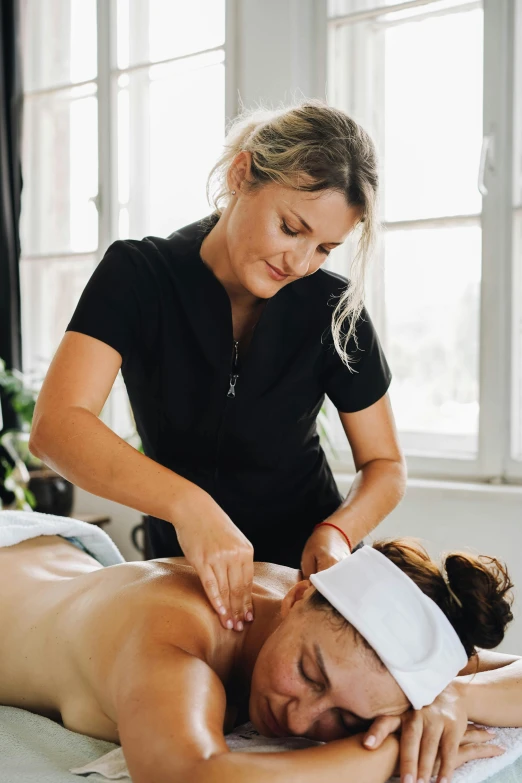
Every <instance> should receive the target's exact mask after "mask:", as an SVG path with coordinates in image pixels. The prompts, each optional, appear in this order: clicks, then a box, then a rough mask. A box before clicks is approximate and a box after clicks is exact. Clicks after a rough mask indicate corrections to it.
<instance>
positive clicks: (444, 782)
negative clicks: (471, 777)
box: [440, 778, 448, 783]
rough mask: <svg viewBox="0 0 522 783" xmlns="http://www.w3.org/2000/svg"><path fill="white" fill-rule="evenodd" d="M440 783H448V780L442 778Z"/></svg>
mask: <svg viewBox="0 0 522 783" xmlns="http://www.w3.org/2000/svg"><path fill="white" fill-rule="evenodd" d="M440 783H448V778H441V780H440Z"/></svg>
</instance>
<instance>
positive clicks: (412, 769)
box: [400, 713, 429, 783]
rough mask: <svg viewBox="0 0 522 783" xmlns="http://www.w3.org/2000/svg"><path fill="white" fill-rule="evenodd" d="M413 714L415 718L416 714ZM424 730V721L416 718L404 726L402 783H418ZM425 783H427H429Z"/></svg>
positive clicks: (402, 736)
mask: <svg viewBox="0 0 522 783" xmlns="http://www.w3.org/2000/svg"><path fill="white" fill-rule="evenodd" d="M411 714H412V716H415V713H411ZM423 729H424V727H423V722H422V720H416V719H415V717H413V718H412V719H411V720H408V722H407V723H405V724H404V725H403V729H402V734H401V745H400V770H401V781H403V782H404V783H414V781H417V762H418V759H419V751H420V745H421V740H422V732H423ZM428 780H429V778H428ZM424 783H427V781H425V782H424Z"/></svg>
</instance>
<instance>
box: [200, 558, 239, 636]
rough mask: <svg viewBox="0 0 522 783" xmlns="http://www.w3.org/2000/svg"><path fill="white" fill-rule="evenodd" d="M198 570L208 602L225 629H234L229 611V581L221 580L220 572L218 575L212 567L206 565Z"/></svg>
mask: <svg viewBox="0 0 522 783" xmlns="http://www.w3.org/2000/svg"><path fill="white" fill-rule="evenodd" d="M196 570H197V571H198V576H199V578H200V579H201V584H202V585H203V590H204V591H205V593H206V595H207V598H208V600H209V601H210V603H211V604H212V607H213V608H214V610H215V611H216V612H217V613H218V615H219V617H220V619H221V624H222V625H223V627H224V628H232V627H233V623H232V620H231V618H230V611H229V603H228V583H227V580H226V579H224V578H223V577H221V579H220V578H219V573H220V572H219V571H218V572H217V573H216V571H215V570H214V569H213V568H211V566H209V565H206V564H205V565H203V566H202V567H201V568H200V569H196ZM228 623H229V624H228Z"/></svg>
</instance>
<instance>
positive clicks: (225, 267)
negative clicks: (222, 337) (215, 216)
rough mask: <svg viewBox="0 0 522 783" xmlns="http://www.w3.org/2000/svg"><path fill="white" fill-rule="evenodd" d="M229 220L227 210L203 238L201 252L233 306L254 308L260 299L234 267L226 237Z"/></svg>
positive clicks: (244, 308) (205, 262)
mask: <svg viewBox="0 0 522 783" xmlns="http://www.w3.org/2000/svg"><path fill="white" fill-rule="evenodd" d="M227 222H228V220H227V215H226V210H225V212H224V213H223V214H222V216H221V217H220V218H219V220H218V222H217V223H216V225H215V226H214V228H213V229H212V230H211V231H210V233H208V234H207V236H206V237H205V239H204V240H203V242H202V244H201V248H200V251H199V254H200V257H201V260H202V261H203V263H204V264H205V265H206V266H208V267H209V269H211V270H212V272H213V274H214V276H215V277H216V278H217V279H218V280H219V282H220V283H221V285H222V286H223V288H224V289H225V291H226V292H227V294H228V296H229V299H230V301H231V303H232V306H233V307H237V308H238V309H240V310H252V309H253V308H254V307H256V305H258V304H259V302H260V300H259V299H258V297H256V296H254V294H252V293H251V292H250V291H248V289H246V288H245V287H244V286H243V285H242V284H241V283H240V281H239V280H238V278H237V276H236V274H235V273H234V271H233V269H232V266H231V263H230V254H229V252H228V245H227V237H226V228H227ZM261 301H262V300H261Z"/></svg>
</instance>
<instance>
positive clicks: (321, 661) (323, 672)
mask: <svg viewBox="0 0 522 783" xmlns="http://www.w3.org/2000/svg"><path fill="white" fill-rule="evenodd" d="M314 652H315V655H316V663H317V667H318V669H319V671H320V672H321V675H322V677H323V679H324V681H325V683H326V686H327V688H329V689H331V687H332V684H331V682H330V678H329V677H328V674H327V673H326V667H325V665H324V658H323V654H322V652H321V648H320V647H319V642H316V643H315V644H314ZM342 712H350V714H351V715H353V717H354V718H355V719H356V720H359V721H361V723H368V721H370V720H372V718H361V716H360V715H357V714H356V713H355V712H352V710H342Z"/></svg>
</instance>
